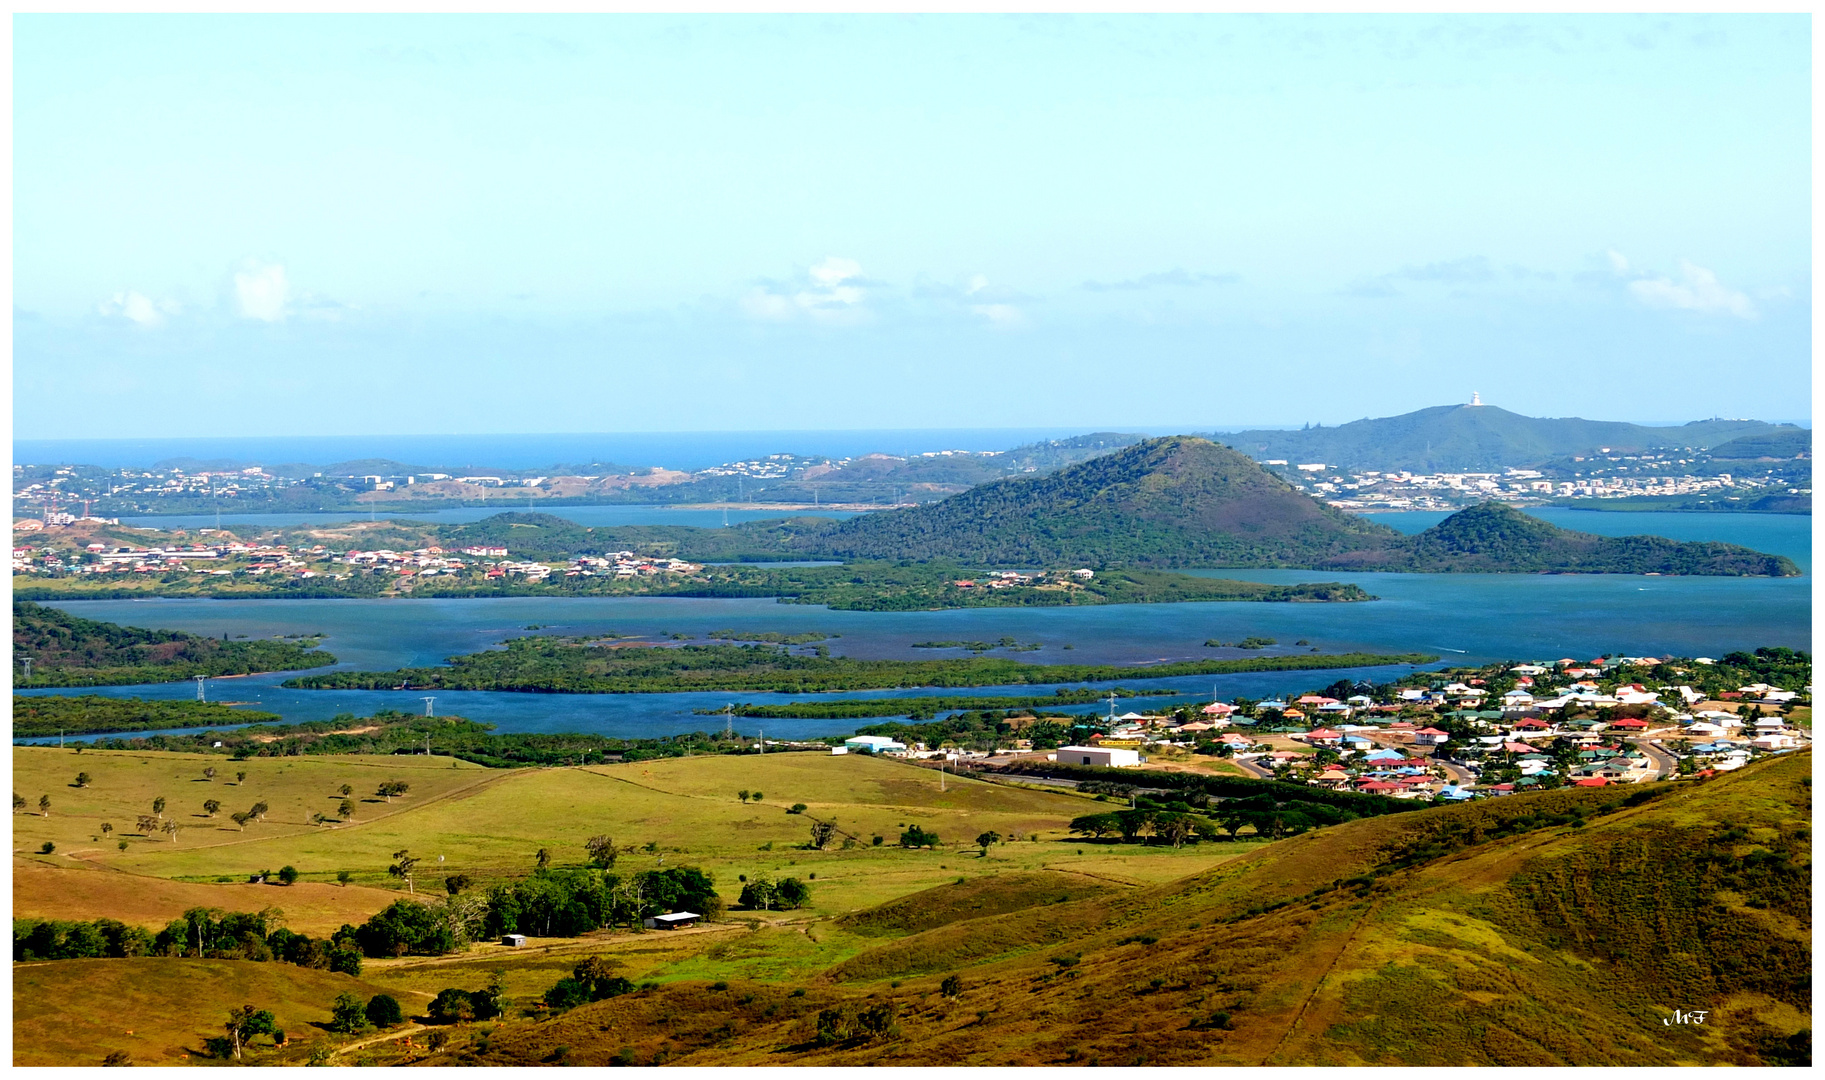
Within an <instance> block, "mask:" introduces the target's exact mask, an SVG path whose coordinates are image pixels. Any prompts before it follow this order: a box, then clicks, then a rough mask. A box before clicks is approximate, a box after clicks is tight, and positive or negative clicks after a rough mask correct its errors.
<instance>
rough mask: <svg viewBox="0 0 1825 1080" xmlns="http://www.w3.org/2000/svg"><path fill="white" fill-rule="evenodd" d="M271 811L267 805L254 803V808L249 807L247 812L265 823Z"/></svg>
mask: <svg viewBox="0 0 1825 1080" xmlns="http://www.w3.org/2000/svg"><path fill="white" fill-rule="evenodd" d="M269 809H271V808H270V807H268V806H267V805H266V804H265V803H263V802H257V803H254V804H253V805H252V806H250V807H248V808H247V812H248V813H249V814H252V815H253V816H254V817H256V818H258V819H259V820H261V821H265V820H266V811H267V810H269Z"/></svg>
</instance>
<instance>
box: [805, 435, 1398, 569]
mask: <svg viewBox="0 0 1825 1080" xmlns="http://www.w3.org/2000/svg"><path fill="white" fill-rule="evenodd" d="M1399 538H1400V534H1399V533H1397V532H1395V531H1394V530H1393V529H1390V528H1388V527H1386V526H1383V525H1376V524H1373V523H1371V522H1367V521H1363V520H1361V519H1359V518H1355V517H1351V516H1350V515H1347V514H1344V513H1342V512H1340V511H1337V510H1333V509H1331V508H1330V507H1327V506H1325V505H1324V504H1322V503H1320V502H1318V501H1317V500H1315V499H1312V498H1309V497H1307V496H1306V495H1303V494H1301V493H1300V492H1298V491H1296V490H1294V489H1293V488H1292V487H1291V486H1289V485H1288V484H1286V483H1285V482H1284V481H1282V480H1280V479H1278V478H1276V477H1274V476H1272V475H1270V474H1268V473H1267V472H1265V471H1264V470H1262V469H1261V468H1260V466H1258V465H1256V464H1255V463H1254V462H1253V461H1251V460H1249V459H1248V458H1247V457H1246V456H1244V455H1242V454H1240V453H1237V452H1236V451H1234V450H1231V449H1230V448H1228V447H1226V446H1221V445H1219V444H1217V443H1213V442H1209V441H1207V440H1205V439H1199V438H1195V437H1191V436H1174V437H1170V438H1163V439H1149V440H1147V441H1145V442H1141V443H1137V444H1135V445H1133V446H1130V447H1126V448H1124V449H1121V450H1118V451H1116V452H1115V453H1112V454H1106V455H1104V456H1102V457H1099V458H1093V459H1091V460H1090V461H1086V462H1083V463H1082V464H1078V465H1072V466H1069V467H1067V468H1064V469H1061V470H1059V471H1058V472H1056V473H1052V474H1049V475H1046V476H1039V477H1030V478H1021V479H1013V480H1001V481H997V482H995V483H991V484H983V485H981V486H979V487H976V488H972V489H970V490H969V491H966V492H964V493H963V494H961V495H954V496H952V497H950V498H948V499H946V500H944V501H943V502H940V503H935V504H933V505H930V506H922V507H918V508H916V509H908V510H897V511H892V512H888V513H880V514H870V515H867V516H864V517H858V518H852V519H850V520H848V521H845V522H842V523H841V524H839V525H836V526H834V527H832V528H829V529H826V530H823V531H821V532H819V533H816V534H814V535H809V536H806V537H803V538H802V541H801V544H802V546H803V547H805V548H806V549H807V550H813V551H817V552H820V553H826V554H830V555H834V556H838V557H842V558H922V559H930V558H950V559H962V560H969V561H980V562H984V563H991V564H995V565H1001V566H1059V565H1063V564H1066V563H1075V564H1083V565H1088V566H1092V567H1100V566H1200V565H1201V566H1282V565H1298V564H1304V563H1311V562H1315V561H1318V560H1321V559H1323V558H1326V557H1329V556H1332V555H1337V554H1341V553H1343V552H1345V551H1354V550H1361V549H1364V548H1377V547H1381V546H1385V545H1388V544H1392V543H1395V542H1397V541H1398V540H1399Z"/></svg>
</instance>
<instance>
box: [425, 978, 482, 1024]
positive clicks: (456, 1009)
mask: <svg viewBox="0 0 1825 1080" xmlns="http://www.w3.org/2000/svg"><path fill="white" fill-rule="evenodd" d="M428 1012H429V1015H430V1017H431V1022H432V1023H434V1024H460V1023H463V1022H464V1021H468V1020H473V1019H475V1002H474V1001H473V1000H471V999H470V995H469V991H467V990H458V989H457V988H456V987H454V986H451V987H447V988H445V989H443V990H439V991H438V992H437V996H436V997H434V998H432V999H431V1008H430V1009H429V1010H428Z"/></svg>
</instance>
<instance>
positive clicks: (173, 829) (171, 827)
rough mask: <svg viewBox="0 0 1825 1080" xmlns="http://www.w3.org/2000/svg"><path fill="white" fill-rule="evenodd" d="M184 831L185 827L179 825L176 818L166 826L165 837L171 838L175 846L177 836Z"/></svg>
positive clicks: (166, 823)
mask: <svg viewBox="0 0 1825 1080" xmlns="http://www.w3.org/2000/svg"><path fill="white" fill-rule="evenodd" d="M182 829H183V826H182V825H179V824H178V823H177V819H176V818H172V819H171V820H170V821H167V822H165V824H164V830H165V835H166V836H169V837H170V838H171V842H172V843H173V844H175V843H177V834H178V832H179V831H180V830H182Z"/></svg>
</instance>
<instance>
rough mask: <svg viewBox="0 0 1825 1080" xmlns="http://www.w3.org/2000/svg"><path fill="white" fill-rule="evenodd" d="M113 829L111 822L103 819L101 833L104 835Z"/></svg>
mask: <svg viewBox="0 0 1825 1080" xmlns="http://www.w3.org/2000/svg"><path fill="white" fill-rule="evenodd" d="M113 831H114V825H113V823H112V822H107V821H104V822H102V823H101V835H103V836H106V835H108V834H109V833H111V832H113Z"/></svg>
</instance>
